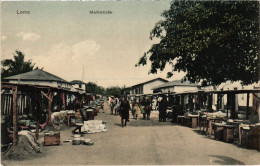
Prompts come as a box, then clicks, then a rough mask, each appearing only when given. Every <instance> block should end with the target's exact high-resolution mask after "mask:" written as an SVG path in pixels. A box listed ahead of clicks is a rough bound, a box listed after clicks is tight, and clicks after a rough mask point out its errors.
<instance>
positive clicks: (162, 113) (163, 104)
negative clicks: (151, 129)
mask: <svg viewBox="0 0 260 166" xmlns="http://www.w3.org/2000/svg"><path fill="white" fill-rule="evenodd" d="M166 110H167V100H166V96H165V95H164V96H163V97H162V100H161V101H160V102H159V122H162V121H163V122H166Z"/></svg>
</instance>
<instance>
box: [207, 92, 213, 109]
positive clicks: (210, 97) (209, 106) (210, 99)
mask: <svg viewBox="0 0 260 166" xmlns="http://www.w3.org/2000/svg"><path fill="white" fill-rule="evenodd" d="M208 97H209V98H208V110H209V111H211V110H212V100H213V99H212V94H211V93H210V94H209V96H208Z"/></svg>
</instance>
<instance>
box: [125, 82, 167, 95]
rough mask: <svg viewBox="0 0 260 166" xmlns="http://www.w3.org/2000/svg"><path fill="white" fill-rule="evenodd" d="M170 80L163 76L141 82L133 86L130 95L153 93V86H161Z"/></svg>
mask: <svg viewBox="0 0 260 166" xmlns="http://www.w3.org/2000/svg"><path fill="white" fill-rule="evenodd" d="M166 82H168V81H167V80H165V79H162V78H155V79H152V80H149V81H146V82H143V83H140V84H136V85H133V86H131V87H130V88H131V90H130V95H140V94H144V95H145V94H152V93H153V90H152V88H153V87H155V86H159V85H161V84H164V83H166Z"/></svg>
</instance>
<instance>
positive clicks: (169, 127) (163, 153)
mask: <svg viewBox="0 0 260 166" xmlns="http://www.w3.org/2000/svg"><path fill="white" fill-rule="evenodd" d="M104 110H105V113H100V114H99V115H98V116H97V117H95V119H101V120H106V121H107V128H108V132H104V133H97V134H86V135H84V138H90V139H91V140H92V141H94V145H92V146H86V145H72V144H71V143H63V141H64V140H66V139H68V138H72V134H71V131H72V129H73V128H74V127H70V128H67V127H64V129H63V130H62V131H61V144H60V145H59V146H42V147H41V150H42V153H38V154H34V155H32V156H31V157H29V158H27V159H25V160H16V161H15V162H11V161H10V160H8V161H7V160H4V161H2V162H3V163H4V164H5V165H38V164H40V165H123V164H124V165H151V164H153V165H180V164H181V165H198V164H200V165H204V164H206V165H244V164H246V165H254V164H260V161H259V152H257V151H256V150H252V149H245V148H240V147H238V146H236V145H235V144H228V143H224V142H220V141H215V140H214V139H210V138H208V137H206V136H205V135H201V134H200V133H199V132H198V131H199V130H198V129H197V130H193V129H191V128H189V127H184V126H179V125H176V124H173V123H170V122H169V121H167V122H164V123H163V122H160V123H159V122H158V118H157V116H158V115H157V114H156V113H154V112H153V113H152V115H151V120H141V119H138V120H134V119H132V116H130V117H131V118H130V123H128V126H127V127H124V128H122V127H121V124H120V116H119V115H110V111H109V110H108V107H107V105H105V106H104ZM39 142H40V143H42V142H43V136H41V138H40V140H39Z"/></svg>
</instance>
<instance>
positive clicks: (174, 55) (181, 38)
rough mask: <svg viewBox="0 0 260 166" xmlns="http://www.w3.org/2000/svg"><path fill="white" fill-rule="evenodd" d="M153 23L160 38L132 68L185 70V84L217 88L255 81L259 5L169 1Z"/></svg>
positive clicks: (151, 71)
mask: <svg viewBox="0 0 260 166" xmlns="http://www.w3.org/2000/svg"><path fill="white" fill-rule="evenodd" d="M162 16H163V17H164V18H165V19H164V20H161V21H159V22H157V23H156V24H155V27H154V28H153V29H152V31H151V33H150V38H151V40H152V39H154V38H159V39H160V42H159V43H157V44H153V45H152V47H151V48H150V49H149V50H148V51H147V52H145V53H144V55H143V56H142V57H141V58H140V60H139V62H138V63H137V64H136V66H139V65H146V64H147V61H148V60H150V61H151V69H150V71H149V73H157V71H158V70H161V71H163V70H164V69H165V66H166V65H168V64H169V65H171V66H172V71H170V72H168V74H167V77H171V76H172V75H173V72H174V71H178V72H180V71H184V72H185V73H186V75H185V77H184V78H183V79H184V80H189V81H191V82H195V81H202V80H203V81H206V82H207V83H208V84H210V85H219V84H220V83H222V82H225V81H227V80H231V81H238V80H241V81H242V83H244V84H251V83H253V82H257V81H259V2H257V1H173V2H172V3H171V7H170V9H169V10H167V11H164V12H163V13H162Z"/></svg>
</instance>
